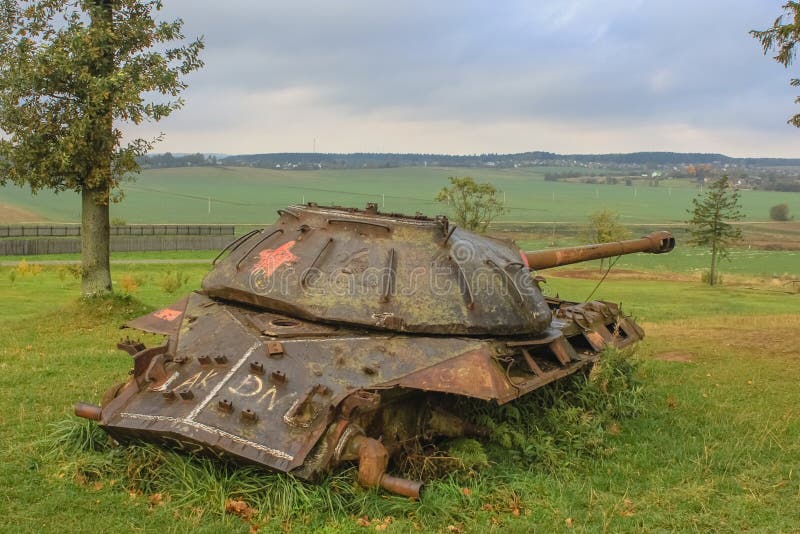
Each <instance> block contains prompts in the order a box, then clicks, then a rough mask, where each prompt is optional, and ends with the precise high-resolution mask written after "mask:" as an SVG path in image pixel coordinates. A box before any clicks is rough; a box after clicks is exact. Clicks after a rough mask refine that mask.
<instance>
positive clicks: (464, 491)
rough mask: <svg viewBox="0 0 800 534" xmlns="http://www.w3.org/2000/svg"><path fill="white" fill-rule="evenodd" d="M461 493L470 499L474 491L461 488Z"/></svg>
mask: <svg viewBox="0 0 800 534" xmlns="http://www.w3.org/2000/svg"><path fill="white" fill-rule="evenodd" d="M461 493H462V494H463V495H464V496H465V497H469V496H470V495H471V494H472V490H471V489H469V488H461Z"/></svg>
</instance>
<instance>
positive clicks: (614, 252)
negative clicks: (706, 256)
mask: <svg viewBox="0 0 800 534" xmlns="http://www.w3.org/2000/svg"><path fill="white" fill-rule="evenodd" d="M674 247H675V238H674V237H673V236H672V234H671V233H670V232H667V231H660V232H653V233H651V234H650V235H647V236H644V237H642V238H641V239H630V240H628V241H616V242H613V243H597V244H594V245H585V246H581V247H566V248H557V249H552V250H537V251H535V252H523V255H524V256H525V258H526V259H527V262H528V267H529V268H530V269H548V268H550V267H559V266H561V265H569V264H572V263H580V262H583V261H590V260H598V259H601V258H611V257H614V256H621V255H623V254H634V253H636V252H650V253H653V254H663V253H665V252H669V251H670V250H672V249H673V248H674Z"/></svg>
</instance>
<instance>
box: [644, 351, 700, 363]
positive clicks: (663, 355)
mask: <svg viewBox="0 0 800 534" xmlns="http://www.w3.org/2000/svg"><path fill="white" fill-rule="evenodd" d="M694 356H695V355H694V353H693V352H682V351H675V350H673V351H668V352H659V353H657V354H654V355H653V358H655V359H656V360H661V361H664V362H691V361H692V360H693V358H694Z"/></svg>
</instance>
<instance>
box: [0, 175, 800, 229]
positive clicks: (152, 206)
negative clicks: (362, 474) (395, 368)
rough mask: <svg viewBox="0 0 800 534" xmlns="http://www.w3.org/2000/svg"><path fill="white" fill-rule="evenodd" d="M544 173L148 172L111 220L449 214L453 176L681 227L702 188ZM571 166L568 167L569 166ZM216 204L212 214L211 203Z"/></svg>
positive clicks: (528, 205) (28, 201) (768, 195)
mask: <svg viewBox="0 0 800 534" xmlns="http://www.w3.org/2000/svg"><path fill="white" fill-rule="evenodd" d="M548 170H549V169H548V168H527V169H463V168H434V167H403V168H396V169H356V170H322V171H283V170H269V169H253V168H246V167H219V168H218V167H202V168H200V167H198V168H184V169H159V170H149V171H145V172H143V173H142V174H141V175H140V176H138V177H137V178H136V181H135V182H131V183H127V184H125V185H124V186H123V189H124V190H125V195H126V196H125V200H124V201H123V202H122V203H121V204H116V205H114V206H112V216H113V217H120V218H122V219H124V220H126V221H127V222H129V223H164V222H169V223H203V222H206V223H264V222H268V221H271V220H272V219H273V217H274V213H275V210H277V209H279V208H282V207H285V206H286V205H287V204H292V203H300V202H302V201H303V200H305V201H306V202H308V201H314V202H317V203H319V204H339V205H345V206H364V205H365V204H366V203H367V202H378V203H379V204H380V205H381V206H382V209H384V210H385V211H394V212H404V213H410V214H413V213H415V212H416V211H421V212H423V213H427V214H429V215H434V214H436V213H441V212H443V211H445V209H444V206H442V205H439V204H436V203H434V202H433V201H432V199H433V197H434V195H435V194H436V192H437V191H438V190H439V189H441V188H442V187H443V186H445V185H447V177H448V176H463V175H472V176H473V177H474V178H475V179H476V180H478V181H482V182H491V183H493V184H494V185H495V186H496V187H498V188H499V189H500V190H502V191H503V192H504V193H505V198H506V202H507V206H508V207H510V208H511V211H510V212H509V213H508V214H506V215H504V216H503V217H501V218H500V220H501V221H506V222H508V221H569V222H582V221H584V220H585V217H586V214H587V213H590V212H591V211H594V210H596V209H597V208H598V207H603V206H605V207H608V208H610V209H613V210H615V211H617V212H619V213H620V214H621V218H622V221H623V222H624V223H628V224H634V223H653V222H661V223H665V222H682V221H684V220H685V219H686V218H687V215H686V208H687V207H689V206H690V199H691V198H692V197H694V196H695V195H696V194H697V192H698V190H697V188H696V187H695V186H693V185H690V184H689V183H687V182H685V181H680V182H677V183H675V184H674V185H670V186H662V187H647V186H641V185H637V186H636V187H630V186H625V185H589V184H577V183H564V182H545V181H544V173H545V172H547V171H548ZM563 170H569V169H563ZM209 198H212V205H211V213H209V210H208V199H209ZM741 198H742V207H743V211H744V213H745V214H746V215H747V217H748V219H749V220H767V219H768V214H769V208H770V207H771V206H773V205H775V204H779V203H783V202H786V203H788V204H789V207H790V210H791V212H792V213H796V212H797V211H798V210H800V194H798V193H778V192H763V191H742V192H741ZM4 202H5V203H10V204H13V205H17V206H20V207H22V208H25V209H28V210H31V211H34V212H37V213H40V214H41V215H42V216H43V217H46V218H49V219H51V220H54V221H59V222H69V221H72V222H76V221H78V220H79V213H80V202H79V200H78V197H77V195H76V194H74V193H62V194H59V195H55V194H52V193H50V192H46V191H43V192H41V193H39V194H38V195H36V196H31V195H30V194H29V192H28V191H27V190H26V189H20V188H17V187H5V188H0V203H4Z"/></svg>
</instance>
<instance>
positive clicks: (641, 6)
mask: <svg viewBox="0 0 800 534" xmlns="http://www.w3.org/2000/svg"><path fill="white" fill-rule="evenodd" d="M777 9H778V5H777V4H773V3H767V2H763V1H762V0H741V1H739V2H735V3H731V2H729V1H722V0H707V1H704V2H697V1H690V0H675V1H664V0H655V1H647V2H643V1H641V2H631V1H625V0H612V1H608V2H599V1H593V2H592V1H585V0H569V1H565V2H548V1H538V2H532V1H511V2H491V3H489V2H402V3H401V2H375V1H373V2H367V1H363V2H359V1H351V0H345V1H339V2H310V1H299V2H226V3H222V2H210V1H199V2H188V1H186V0H183V1H174V2H168V3H167V7H166V8H165V11H164V15H165V16H166V17H175V16H180V17H182V18H183V19H184V20H185V23H186V24H185V32H186V34H187V35H189V36H191V35H195V34H204V35H205V37H206V46H207V49H206V55H205V59H206V67H205V69H204V70H202V71H201V72H198V73H196V74H193V75H192V77H191V78H190V80H189V81H190V83H191V89H190V91H189V92H188V93H187V99H188V102H189V105H188V106H187V109H186V110H184V111H182V112H181V113H180V114H178V115H176V118H175V119H170V125H172V126H174V127H181V125H185V126H187V127H188V126H189V125H191V127H193V128H201V127H203V124H204V121H205V125H206V127H211V128H222V127H226V128H231V127H234V126H235V124H236V123H237V121H240V122H242V121H244V122H246V121H247V117H242V116H241V115H238V114H240V113H246V110H242V109H241V103H242V98H243V97H244V96H246V95H257V94H270V93H273V92H281V91H293V90H294V91H305V92H307V93H308V94H309V95H312V96H310V97H309V98H311V99H312V101H313V105H314V106H317V107H319V108H320V109H330V110H337V112H339V113H343V114H346V115H348V116H350V117H354V116H355V117H358V116H363V117H371V118H375V117H383V118H384V119H386V120H391V121H396V120H404V121H419V122H424V121H466V122H474V121H483V122H487V123H491V122H497V123H500V122H503V121H525V120H546V121H563V122H564V123H570V122H573V123H576V124H578V123H587V122H588V123H591V122H593V121H594V122H601V123H603V124H606V125H610V126H614V127H617V126H624V125H626V124H639V125H641V124H646V123H652V124H654V125H656V124H668V123H669V124H673V123H685V124H688V125H691V126H693V127H696V128H703V127H715V128H724V127H726V126H728V127H735V128H738V129H747V128H751V129H753V131H754V132H756V131H768V130H771V131H775V130H777V129H778V128H781V127H783V124H784V122H785V119H786V118H787V117H788V115H789V114H791V113H793V112H794V110H793V104H792V102H791V101H792V99H793V96H794V95H793V91H792V89H791V88H790V87H789V86H788V78H789V74H788V73H787V72H786V71H784V70H783V69H782V68H780V67H779V66H777V65H775V64H773V62H771V61H770V60H769V59H768V58H765V57H763V55H762V54H761V51H760V49H759V47H758V45H757V43H756V42H755V41H754V40H753V39H752V38H751V37H750V36H749V35H747V31H748V30H750V29H752V28H758V27H765V26H768V25H769V24H770V23H771V21H772V20H773V19H774V17H775V16H776V15H777ZM193 98H195V99H196V100H197V102H193V101H192V99H193ZM776 121H777V123H776ZM187 148H188V147H187ZM532 148H535V147H532ZM663 148H664V149H669V147H663ZM620 149H621V150H622V149H624V147H620ZM698 149H702V147H698Z"/></svg>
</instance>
